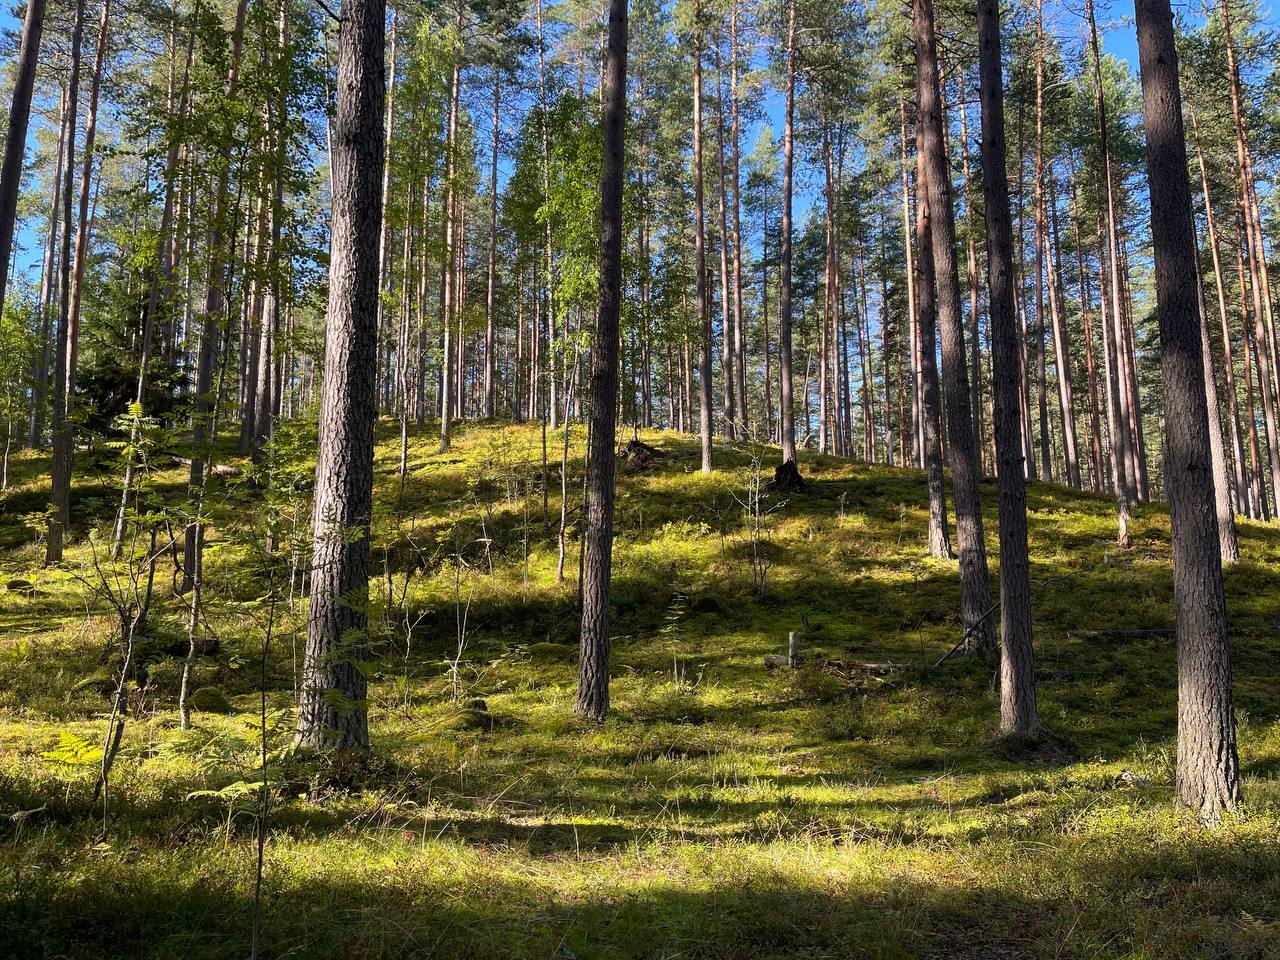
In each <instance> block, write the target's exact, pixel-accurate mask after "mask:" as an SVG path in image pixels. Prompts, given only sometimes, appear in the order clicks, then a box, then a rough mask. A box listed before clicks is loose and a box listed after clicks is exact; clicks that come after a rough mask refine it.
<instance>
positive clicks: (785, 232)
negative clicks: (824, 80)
mask: <svg viewBox="0 0 1280 960" xmlns="http://www.w3.org/2000/svg"><path fill="white" fill-rule="evenodd" d="M786 57H787V68H786V69H787V90H786V113H785V119H784V121H783V133H782V238H781V250H780V258H781V274H780V277H779V281H778V291H779V293H778V314H779V316H778V367H779V375H780V379H781V387H780V395H779V404H778V425H779V436H780V437H781V440H782V463H783V465H784V467H785V465H786V464H788V463H789V464H791V465H792V467H794V466H795V462H796V428H795V418H794V414H793V410H792V400H791V387H792V384H791V311H792V307H791V192H792V179H793V175H794V169H793V168H794V153H795V143H794V136H793V133H794V131H793V129H792V128H793V126H794V120H795V109H796V0H788V2H787V49H786Z"/></svg>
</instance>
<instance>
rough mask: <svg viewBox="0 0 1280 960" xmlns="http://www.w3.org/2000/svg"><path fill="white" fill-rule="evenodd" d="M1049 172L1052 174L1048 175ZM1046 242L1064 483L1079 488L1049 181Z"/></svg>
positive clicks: (1059, 250)
mask: <svg viewBox="0 0 1280 960" xmlns="http://www.w3.org/2000/svg"><path fill="white" fill-rule="evenodd" d="M1051 173H1052V172H1051ZM1048 228H1049V229H1048V233H1047V235H1046V242H1047V243H1048V250H1049V251H1051V255H1047V256H1046V257H1045V265H1046V269H1047V270H1048V281H1049V317H1050V320H1051V322H1052V324H1053V360H1054V368H1055V373H1056V374H1057V376H1058V408H1059V411H1060V413H1061V416H1062V455H1063V461H1064V465H1065V467H1066V473H1067V483H1069V484H1070V485H1071V486H1073V487H1075V488H1076V489H1077V490H1079V489H1081V486H1082V484H1081V482H1080V451H1079V446H1078V443H1077V440H1076V402H1075V391H1074V390H1073V389H1072V376H1071V339H1070V335H1069V334H1068V333H1067V317H1066V313H1067V305H1066V289H1065V287H1064V285H1063V282H1062V242H1061V237H1060V236H1059V235H1058V197H1057V190H1056V189H1055V187H1054V185H1053V181H1052V179H1051V180H1050V184H1049V214H1048Z"/></svg>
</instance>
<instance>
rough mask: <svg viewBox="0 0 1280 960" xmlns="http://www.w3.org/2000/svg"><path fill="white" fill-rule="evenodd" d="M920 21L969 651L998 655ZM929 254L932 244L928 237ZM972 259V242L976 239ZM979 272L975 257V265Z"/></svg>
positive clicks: (929, 58)
mask: <svg viewBox="0 0 1280 960" xmlns="http://www.w3.org/2000/svg"><path fill="white" fill-rule="evenodd" d="M912 7H913V13H914V16H915V25H916V57H917V59H916V65H917V73H916V78H917V83H916V95H917V101H918V103H919V105H920V106H919V117H918V119H917V121H916V122H917V123H918V124H919V126H920V154H921V158H922V160H923V163H922V166H921V171H920V188H919V195H920V199H921V200H926V199H927V206H928V208H929V210H930V212H931V213H932V217H931V227H932V231H931V241H930V246H929V248H928V249H930V250H931V253H932V257H931V259H932V261H933V273H934V277H935V279H936V283H937V291H938V294H937V296H938V301H937V302H938V320H939V323H940V325H941V329H942V389H943V392H944V393H945V395H946V400H945V402H944V404H943V406H944V408H945V410H946V414H947V426H948V434H949V436H950V440H951V484H952V494H953V496H954V498H955V510H956V541H957V546H958V547H959V553H960V612H961V623H962V625H963V627H964V630H965V636H966V638H967V640H966V646H967V648H968V651H969V652H976V653H980V654H982V655H984V656H989V655H991V654H993V653H994V652H995V631H994V629H993V627H992V625H991V621H990V618H989V617H988V616H987V614H988V611H989V609H990V606H991V583H990V579H989V574H988V571H987V548H986V542H985V536H984V533H983V524H982V498H981V490H980V487H979V483H980V480H981V467H980V457H979V454H978V442H977V438H976V437H975V435H974V430H973V421H972V420H971V419H970V406H969V400H970V396H969V382H968V372H967V370H966V369H965V350H964V316H963V308H962V307H961V305H960V277H959V266H958V264H957V262H956V254H955V248H956V244H955V212H954V208H953V207H952V204H951V179H950V177H951V172H950V166H949V164H948V162H947V152H946V142H945V138H944V133H943V122H942V111H941V104H940V99H941V97H940V91H939V86H940V83H939V77H938V57H937V40H936V36H935V33H934V12H933V0H914V2H913V4H912ZM920 246H921V258H922V259H923V258H924V254H925V250H926V246H925V241H924V238H923V236H922V237H921V241H920ZM970 255H971V256H972V239H971V241H970ZM972 269H973V266H972V261H971V263H970V270H972Z"/></svg>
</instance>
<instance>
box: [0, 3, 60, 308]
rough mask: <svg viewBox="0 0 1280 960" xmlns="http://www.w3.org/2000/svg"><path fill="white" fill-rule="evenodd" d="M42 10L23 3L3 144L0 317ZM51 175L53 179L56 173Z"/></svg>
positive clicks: (41, 4) (32, 4) (16, 210)
mask: <svg viewBox="0 0 1280 960" xmlns="http://www.w3.org/2000/svg"><path fill="white" fill-rule="evenodd" d="M44 11H45V0H27V13H26V16H25V17H24V18H23V21H22V42H21V46H20V47H19V48H18V62H17V69H16V71H15V75H14V81H13V103H12V105H11V106H10V107H9V132H8V136H7V138H6V139H5V142H4V164H3V166H0V314H3V313H4V301H5V294H6V292H7V291H8V287H9V258H10V255H11V254H12V252H13V230H14V221H15V219H16V217H17V212H18V191H19V189H20V188H21V186H22V159H23V156H24V155H25V153H26V149H27V126H28V122H29V121H30V119H31V92H32V90H33V89H34V88H35V81H36V63H37V62H38V61H39V59H40V40H41V38H42V37H43V35H44ZM55 170H56V168H55ZM54 176H55V179H56V177H57V174H56V172H55V174H54Z"/></svg>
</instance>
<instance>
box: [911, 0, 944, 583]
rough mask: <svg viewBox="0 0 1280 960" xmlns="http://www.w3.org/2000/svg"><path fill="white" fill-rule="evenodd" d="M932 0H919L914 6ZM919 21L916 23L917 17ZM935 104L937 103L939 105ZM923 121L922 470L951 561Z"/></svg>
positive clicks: (933, 535)
mask: <svg viewBox="0 0 1280 960" xmlns="http://www.w3.org/2000/svg"><path fill="white" fill-rule="evenodd" d="M921 2H926V3H927V2H928V0H916V4H919V3H921ZM917 24H918V21H917ZM935 106H936V104H935ZM922 139H923V124H921V123H919V122H918V121H917V124H916V142H917V147H916V164H917V165H916V238H917V240H918V242H919V244H920V255H919V256H918V257H916V267H917V269H918V270H919V271H920V283H919V284H918V285H917V287H916V317H917V319H918V322H919V327H920V381H921V392H922V399H923V404H922V406H921V409H920V416H921V419H922V420H923V430H924V449H923V451H922V453H923V454H924V468H925V478H926V483H927V486H928V489H929V554H930V556H934V557H939V558H943V559H947V560H950V559H951V541H950V539H949V537H948V535H947V499H946V494H945V492H944V490H943V487H944V484H945V480H944V478H943V476H942V444H941V440H940V438H939V436H938V431H939V426H940V425H941V423H942V411H941V410H939V409H938V364H937V353H938V344H937V339H936V330H937V305H936V302H935V299H934V269H933V205H932V201H933V195H932V194H931V193H930V191H929V187H928V186H927V185H926V182H925V177H926V172H925V169H924V166H925V157H924V149H923V146H924V145H923V143H922V142H921V141H922Z"/></svg>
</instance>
